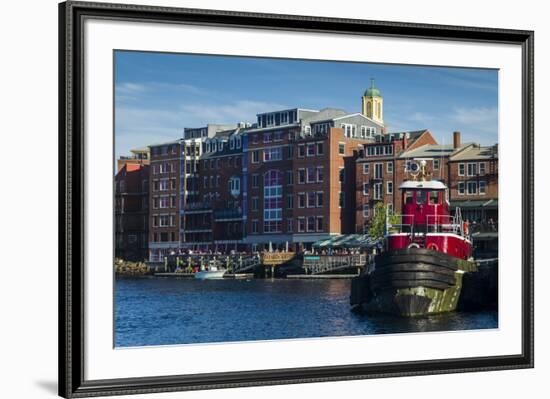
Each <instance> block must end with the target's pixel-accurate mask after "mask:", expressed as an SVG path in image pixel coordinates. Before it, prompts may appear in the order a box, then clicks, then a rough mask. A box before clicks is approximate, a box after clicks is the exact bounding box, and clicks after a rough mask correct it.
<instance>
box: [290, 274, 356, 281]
mask: <svg viewBox="0 0 550 399" xmlns="http://www.w3.org/2000/svg"><path fill="white" fill-rule="evenodd" d="M357 276H358V274H289V275H287V276H286V278H290V279H295V280H306V279H327V278H332V279H338V278H339V279H346V278H347V279H350V278H354V277H357Z"/></svg>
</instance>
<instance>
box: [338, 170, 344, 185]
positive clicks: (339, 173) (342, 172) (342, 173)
mask: <svg viewBox="0 0 550 399" xmlns="http://www.w3.org/2000/svg"><path fill="white" fill-rule="evenodd" d="M338 181H339V182H340V183H344V182H345V181H346V170H345V169H344V168H340V170H339V171H338Z"/></svg>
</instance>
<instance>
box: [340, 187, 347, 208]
mask: <svg viewBox="0 0 550 399" xmlns="http://www.w3.org/2000/svg"><path fill="white" fill-rule="evenodd" d="M338 207H339V208H345V207H346V193H344V192H342V191H340V192H339V193H338Z"/></svg>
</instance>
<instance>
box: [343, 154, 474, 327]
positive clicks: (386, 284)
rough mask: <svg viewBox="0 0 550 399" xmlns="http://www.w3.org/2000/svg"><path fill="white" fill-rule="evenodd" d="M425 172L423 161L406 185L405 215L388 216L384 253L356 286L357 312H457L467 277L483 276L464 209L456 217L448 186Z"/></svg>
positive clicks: (353, 297)
mask: <svg viewBox="0 0 550 399" xmlns="http://www.w3.org/2000/svg"><path fill="white" fill-rule="evenodd" d="M425 168H426V161H425V160H421V161H420V165H418V164H417V168H416V170H418V174H417V175H416V176H415V179H414V180H409V181H405V182H403V183H402V184H401V185H400V187H399V189H400V190H401V195H402V203H403V205H402V214H401V215H386V233H385V237H384V251H383V252H382V253H381V254H379V255H377V256H375V257H374V263H371V264H369V265H367V267H366V268H365V269H366V271H365V272H364V273H363V274H362V275H360V276H359V277H356V278H355V279H354V280H353V281H352V286H351V298H350V299H351V304H352V305H353V306H359V307H361V308H362V309H363V310H365V311H367V312H381V313H391V314H395V315H399V316H406V317H410V316H423V315H429V314H435V313H443V312H449V311H453V310H455V309H456V307H457V304H458V300H459V297H460V294H461V289H462V282H463V277H464V274H465V273H470V272H475V271H477V265H476V263H475V262H474V261H473V258H472V253H473V244H472V238H471V235H470V233H469V231H468V230H469V229H468V222H467V221H464V220H462V217H461V212H460V209H459V208H457V209H456V211H455V214H454V215H451V214H450V211H449V201H448V188H447V186H446V185H445V184H444V183H443V182H441V181H437V180H428V179H427V178H426V177H427V173H426V170H425ZM417 178H418V179H417Z"/></svg>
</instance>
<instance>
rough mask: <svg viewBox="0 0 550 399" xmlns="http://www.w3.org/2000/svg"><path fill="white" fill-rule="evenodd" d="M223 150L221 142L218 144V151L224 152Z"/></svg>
mask: <svg viewBox="0 0 550 399" xmlns="http://www.w3.org/2000/svg"><path fill="white" fill-rule="evenodd" d="M222 150H223V141H219V142H218V151H222Z"/></svg>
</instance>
